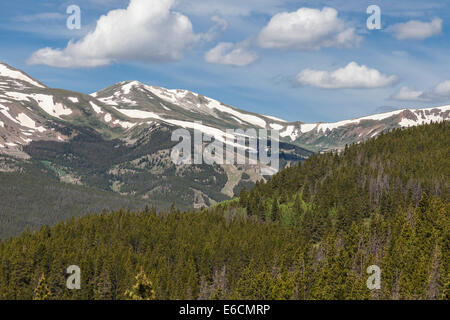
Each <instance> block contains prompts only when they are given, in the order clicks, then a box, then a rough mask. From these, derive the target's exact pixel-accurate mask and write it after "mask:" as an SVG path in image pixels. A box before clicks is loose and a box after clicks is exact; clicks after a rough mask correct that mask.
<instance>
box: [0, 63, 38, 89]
mask: <svg viewBox="0 0 450 320" xmlns="http://www.w3.org/2000/svg"><path fill="white" fill-rule="evenodd" d="M0 77H1V78H5V79H10V80H13V81H19V82H20V83H23V82H26V83H27V84H28V85H32V86H34V87H39V88H46V86H45V85H43V84H42V83H40V82H39V81H37V80H34V79H33V78H32V77H30V76H29V75H27V74H26V73H25V72H23V71H21V70H18V69H15V68H13V67H11V66H9V65H7V64H6V63H2V62H0Z"/></svg>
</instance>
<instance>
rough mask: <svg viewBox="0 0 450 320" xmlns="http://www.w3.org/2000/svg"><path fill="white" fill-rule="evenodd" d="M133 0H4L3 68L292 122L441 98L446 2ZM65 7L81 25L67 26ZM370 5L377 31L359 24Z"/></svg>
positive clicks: (449, 35) (448, 95) (449, 86)
mask: <svg viewBox="0 0 450 320" xmlns="http://www.w3.org/2000/svg"><path fill="white" fill-rule="evenodd" d="M132 2H134V3H132V4H131V5H130V1H129V0H91V1H85V0H80V1H45V0H44V1H31V0H17V1H14V2H13V1H4V2H3V3H2V4H1V9H2V10H0V61H3V62H5V63H8V64H10V65H12V66H14V67H17V68H20V69H23V70H24V71H26V72H27V73H29V74H30V75H32V76H33V77H35V78H37V79H39V80H41V81H42V82H44V83H45V84H47V85H48V86H50V87H56V88H64V89H70V90H75V91H81V92H84V93H91V92H94V91H97V90H100V89H103V88H105V87H107V86H110V85H112V84H114V83H117V82H120V81H123V80H139V81H141V82H144V83H147V84H152V85H158V86H163V87H167V88H182V89H188V90H192V91H195V92H199V93H201V94H203V95H206V96H210V97H212V98H215V99H218V100H221V101H223V102H224V103H227V104H230V105H232V106H235V107H237V108H241V109H244V110H249V111H253V112H257V113H262V114H270V115H275V116H278V117H281V118H283V119H286V120H292V121H294V120H300V121H305V122H313V121H337V120H342V119H347V118H352V117H358V116H362V115H366V114H370V113H373V112H374V111H375V110H376V109H377V108H379V107H382V106H392V107H429V106H435V105H443V104H448V103H449V102H450V63H449V58H448V56H449V43H450V41H449V39H450V25H449V23H448V21H450V2H448V1H438V0H428V1H426V2H425V1H418V0H396V1H365V0H361V1H348V0H335V1H331V0H330V1H321V0H315V1H291V0H278V1H275V0H247V1H244V0H132ZM69 5H78V6H79V7H80V9H81V29H80V30H69V29H68V28H67V27H66V20H67V18H68V16H69V15H68V14H67V13H66V9H67V7H68V6H69ZM369 5H378V6H379V7H380V9H381V21H382V26H381V30H368V29H367V27H366V20H367V18H368V17H369V14H367V13H366V9H367V7H368V6H369ZM117 9H122V10H121V11H117ZM104 15H107V16H105V17H103V18H102V19H101V20H100V22H99V19H100V17H101V16H104ZM308 24H309V25H308ZM69 41H71V44H69ZM68 44H69V45H68ZM45 48H48V49H45Z"/></svg>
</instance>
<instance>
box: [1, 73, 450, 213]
mask: <svg viewBox="0 0 450 320" xmlns="http://www.w3.org/2000/svg"><path fill="white" fill-rule="evenodd" d="M449 118H450V107H449V106H444V107H437V108H430V109H404V110H395V111H392V112H387V113H381V114H376V115H372V116H367V117H362V118H358V119H352V120H344V121H339V122H336V123H302V122H286V121H284V120H282V119H278V118H276V117H272V116H267V115H260V114H255V113H251V112H246V111H243V110H240V109H237V108H234V107H232V106H229V105H226V104H224V103H222V102H220V101H217V100H215V99H212V98H209V97H205V96H203V95H201V94H198V93H194V92H191V91H187V90H170V89H165V88H161V87H156V86H151V85H146V84H143V83H140V82H137V81H125V82H121V83H118V84H116V85H113V86H111V87H108V88H106V89H104V90H101V91H99V92H96V93H93V94H90V95H86V94H83V93H79V92H73V91H68V90H61V89H53V88H49V87H47V86H46V85H45V84H43V83H41V82H39V81H38V80H36V79H33V78H32V77H30V76H29V75H27V74H25V73H24V72H22V71H20V70H17V69H15V68H13V67H10V66H8V65H6V64H0V154H3V155H6V156H9V157H11V156H12V157H13V158H8V159H10V160H8V161H11V159H17V160H14V161H16V162H20V161H29V162H30V161H31V162H33V163H38V165H39V164H40V163H45V165H46V166H47V168H50V169H51V170H52V171H53V172H54V173H55V174H56V175H57V176H58V177H59V179H60V180H61V181H64V182H70V183H77V184H85V185H87V186H93V187H97V188H102V189H106V190H113V191H115V192H118V193H121V194H124V195H133V196H137V197H140V198H142V199H146V200H152V199H154V200H155V199H157V200H159V201H165V202H172V201H173V202H176V203H177V204H180V206H182V207H184V208H187V207H189V206H191V205H192V203H194V206H197V207H201V206H205V205H210V204H213V203H215V202H216V201H221V200H224V199H227V198H230V197H232V196H233V195H235V194H237V193H238V192H239V190H241V189H242V188H243V187H249V186H251V185H252V184H253V183H255V182H256V181H257V180H259V179H261V178H263V176H262V175H261V171H260V170H261V169H263V168H264V165H262V164H258V165H257V166H256V167H255V166H248V165H212V166H211V165H191V166H185V165H182V166H175V165H174V164H173V163H172V162H171V159H170V152H171V149H172V148H173V146H174V145H175V144H177V142H173V141H172V140H171V133H172V132H173V131H174V130H176V129H178V128H186V129H189V130H192V129H193V128H194V127H195V128H197V129H198V130H200V131H202V132H203V133H205V134H207V135H209V136H213V137H214V138H215V139H217V140H219V141H223V142H225V143H229V140H228V139H229V134H228V133H227V132H226V130H227V129H234V130H236V129H243V130H246V129H251V128H253V129H263V128H265V129H274V130H279V133H280V167H281V168H283V167H284V166H286V165H289V164H290V163H292V162H296V161H300V160H302V159H305V158H307V157H309V156H310V155H311V154H312V152H311V151H316V152H317V151H319V152H320V151H325V150H329V149H341V148H343V147H344V146H345V144H349V143H357V142H360V141H363V140H366V139H369V138H373V137H375V136H376V135H378V134H379V133H381V132H383V131H386V130H390V129H392V128H399V127H408V126H414V125H420V124H424V123H430V122H431V121H443V120H448V119H449ZM199 121H201V124H198V122H199ZM233 135H234V137H236V134H233ZM245 148H247V147H245ZM4 157H5V156H3V158H2V157H0V172H1V171H2V170H3V171H4V170H6V171H8V170H11V166H10V165H5V163H4V162H2V161H3V160H2V159H4ZM20 159H22V160H20ZM24 159H28V160H24ZM41 165H42V164H41ZM18 167H20V165H16V168H18ZM5 168H6V169H5Z"/></svg>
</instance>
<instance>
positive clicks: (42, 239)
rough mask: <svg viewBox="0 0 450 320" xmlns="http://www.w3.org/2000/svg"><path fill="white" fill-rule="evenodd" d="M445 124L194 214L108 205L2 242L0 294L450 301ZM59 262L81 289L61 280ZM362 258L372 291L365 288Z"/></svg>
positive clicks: (299, 170)
mask: <svg viewBox="0 0 450 320" xmlns="http://www.w3.org/2000/svg"><path fill="white" fill-rule="evenodd" d="M449 129H450V128H449V124H448V122H447V123H441V124H431V125H425V126H420V127H415V128H410V129H406V130H394V131H393V132H390V133H387V134H383V135H381V136H379V137H378V138H376V139H373V140H369V141H367V142H365V143H362V144H359V145H352V146H350V147H348V148H346V149H345V151H343V152H342V153H340V154H337V153H327V154H321V155H316V156H314V157H312V158H310V159H308V160H307V161H306V162H305V163H303V164H298V165H296V166H294V167H292V168H288V169H285V170H282V171H281V172H280V173H279V174H277V175H276V176H274V177H273V178H272V179H271V180H270V181H269V182H267V183H262V182H260V183H258V184H257V185H256V186H255V187H254V188H253V189H252V190H250V191H247V190H246V189H244V190H243V191H242V192H241V195H240V198H239V199H235V200H233V201H228V202H224V203H221V204H219V205H217V206H215V207H213V208H210V209H205V210H203V211H200V212H184V213H183V212H179V211H176V210H174V209H172V210H170V212H168V213H159V214H157V213H156V212H155V210H154V209H147V210H145V211H143V212H137V213H132V212H126V211H117V212H112V213H106V212H104V213H102V214H99V215H88V216H85V217H81V218H72V219H71V220H70V221H68V222H66V223H60V224H58V225H56V226H55V227H52V228H50V227H44V228H42V229H41V230H40V231H38V232H26V233H25V234H23V235H22V236H21V237H19V238H14V239H10V240H7V241H3V242H0V298H3V299H33V298H34V299H58V298H64V299H126V298H135V299H139V298H144V299H145V298H157V299H225V298H228V299H235V298H236V299H237V298H239V299H450V201H449V200H450V197H449V177H450V171H449V170H450V169H449V168H450V130H449ZM69 265H78V266H80V268H81V271H82V285H81V290H73V291H71V290H68V289H66V288H65V282H66V278H65V277H66V275H65V270H66V268H67V267H68V266H69ZM370 265H378V266H379V267H380V268H381V272H382V273H381V289H380V290H369V289H368V288H367V286H366V280H367V278H368V274H367V273H366V269H367V267H368V266H370ZM137 275H138V276H137ZM136 281H137V282H138V284H139V283H140V284H141V285H142V284H145V286H146V288H147V290H144V291H142V294H141V295H139V294H136V292H135V291H133V290H134V289H135V288H136V287H137V286H136ZM150 281H151V283H150ZM130 292H131V294H130ZM144 293H145V294H144Z"/></svg>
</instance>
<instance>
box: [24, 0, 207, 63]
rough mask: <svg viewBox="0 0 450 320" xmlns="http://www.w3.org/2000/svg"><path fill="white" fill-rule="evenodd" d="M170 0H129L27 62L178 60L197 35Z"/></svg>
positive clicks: (34, 54)
mask: <svg viewBox="0 0 450 320" xmlns="http://www.w3.org/2000/svg"><path fill="white" fill-rule="evenodd" d="M173 3H174V0H131V1H130V4H129V5H128V7H127V8H126V9H117V10H112V11H110V12H108V13H107V14H106V15H104V16H102V17H100V19H99V20H98V21H97V26H96V28H95V30H94V31H92V32H90V33H89V34H87V35H86V36H85V37H84V38H82V39H80V40H79V41H75V42H74V41H70V42H69V43H68V45H67V46H66V48H64V49H53V48H43V49H40V50H38V51H36V52H35V53H33V55H32V56H31V57H30V59H29V60H28V63H30V64H45V65H50V66H55V67H63V68H68V67H80V66H82V67H96V66H102V65H107V64H110V63H111V62H113V61H117V60H141V61H148V62H163V61H173V60H178V59H180V58H181V57H182V55H183V52H184V50H185V49H187V48H188V47H189V46H190V45H192V44H193V43H194V42H196V41H198V40H199V38H200V36H199V35H196V34H194V32H193V28H192V23H191V21H190V20H189V19H188V18H187V17H186V16H184V15H182V14H180V13H177V12H174V11H172V10H171V7H172V5H173Z"/></svg>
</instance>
